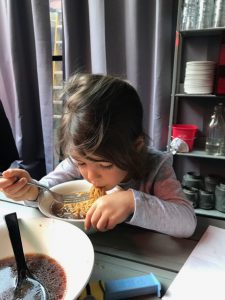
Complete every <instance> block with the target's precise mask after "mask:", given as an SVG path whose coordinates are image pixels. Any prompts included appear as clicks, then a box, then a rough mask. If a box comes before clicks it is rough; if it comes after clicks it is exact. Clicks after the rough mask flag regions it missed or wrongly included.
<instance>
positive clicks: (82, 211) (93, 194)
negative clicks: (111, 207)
mask: <svg viewBox="0 0 225 300" xmlns="http://www.w3.org/2000/svg"><path fill="white" fill-rule="evenodd" d="M76 193H77V192H76ZM79 194H81V195H82V194H89V199H88V200H85V201H81V202H77V203H64V204H63V206H62V207H60V208H58V210H57V211H56V214H57V215H58V216H60V217H64V216H66V215H67V214H69V215H71V214H72V215H73V217H74V219H83V218H85V217H86V214H87V212H88V210H89V208H90V207H91V206H92V204H93V203H94V202H95V201H96V200H97V199H98V198H99V197H101V196H103V195H105V191H104V190H103V189H101V188H96V187H95V186H92V187H91V189H90V191H89V192H79Z"/></svg>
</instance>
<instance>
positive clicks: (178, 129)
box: [172, 124, 198, 151]
mask: <svg viewBox="0 0 225 300" xmlns="http://www.w3.org/2000/svg"><path fill="white" fill-rule="evenodd" d="M197 130H198V127H197V126H196V125H193V124H173V126H172V138H173V139H174V138H180V139H181V140H183V141H185V142H186V143H187V144H188V147H189V151H191V150H192V149H193V144H194V140H195V137H196V133H197Z"/></svg>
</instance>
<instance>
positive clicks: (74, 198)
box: [63, 193, 89, 203]
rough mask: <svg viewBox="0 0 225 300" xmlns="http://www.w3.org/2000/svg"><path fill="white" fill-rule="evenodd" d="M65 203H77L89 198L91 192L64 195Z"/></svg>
mask: <svg viewBox="0 0 225 300" xmlns="http://www.w3.org/2000/svg"><path fill="white" fill-rule="evenodd" d="M63 199H64V203H77V202H81V201H85V200H88V199H89V193H84V194H83V193H82V194H80V193H74V194H67V195H63Z"/></svg>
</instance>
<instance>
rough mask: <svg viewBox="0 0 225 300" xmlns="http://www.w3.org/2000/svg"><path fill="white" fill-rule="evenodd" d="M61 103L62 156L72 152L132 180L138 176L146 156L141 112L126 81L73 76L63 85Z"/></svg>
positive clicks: (132, 90) (92, 75)
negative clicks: (89, 156)
mask: <svg viewBox="0 0 225 300" xmlns="http://www.w3.org/2000/svg"><path fill="white" fill-rule="evenodd" d="M62 99H63V101H64V113H63V116H62V123H61V127H60V130H59V143H60V148H61V151H62V152H63V154H64V155H70V153H71V151H72V150H74V149H75V150H76V151H79V153H80V154H82V155H87V154H90V153H92V154H94V155H96V156H99V157H102V158H104V159H105V160H108V161H110V162H112V163H114V164H115V165H116V166H118V167H119V168H120V169H123V170H127V171H128V174H130V176H132V177H133V178H134V177H136V178H138V177H140V176H141V173H142V171H143V167H142V165H143V163H142V162H143V159H144V154H145V153H146V134H145V133H144V131H143V125H142V123H143V109H142V104H141V101H140V99H139V96H138V94H137V92H136V90H135V89H134V88H133V87H132V86H131V85H130V84H129V83H128V82H127V81H125V80H123V79H121V78H118V77H114V76H109V75H99V74H80V73H79V74H75V75H73V76H72V77H71V78H70V79H69V80H68V82H67V84H66V85H65V89H64V93H63V95H62ZM140 141H142V143H141V144H142V146H141V147H138V143H139V144H140Z"/></svg>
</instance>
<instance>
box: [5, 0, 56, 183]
mask: <svg viewBox="0 0 225 300" xmlns="http://www.w3.org/2000/svg"><path fill="white" fill-rule="evenodd" d="M0 28H1V35H0V99H1V101H2V103H3V106H4V110H5V112H6V115H7V117H8V120H9V122H10V125H11V128H12V132H13V136H14V139H15V142H16V145H17V149H18V152H19V161H16V162H15V163H14V166H17V167H21V168H24V169H26V170H28V171H29V172H30V173H31V175H32V176H33V177H34V178H37V179H39V178H40V177H42V176H43V175H45V173H46V171H47V172H48V171H50V170H52V168H53V128H52V127H53V125H52V123H53V121H52V115H53V113H52V94H51V93H52V92H51V91H52V62H51V60H52V56H51V32H50V16H49V1H48V0H20V1H14V0H2V1H0Z"/></svg>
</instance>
